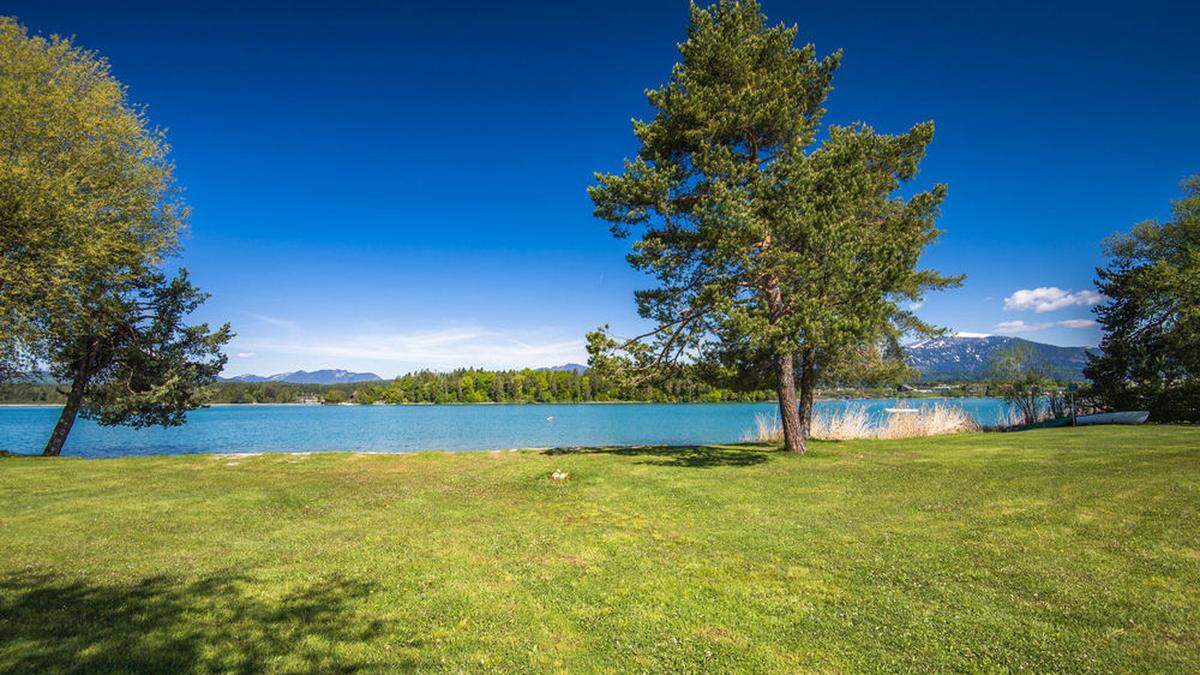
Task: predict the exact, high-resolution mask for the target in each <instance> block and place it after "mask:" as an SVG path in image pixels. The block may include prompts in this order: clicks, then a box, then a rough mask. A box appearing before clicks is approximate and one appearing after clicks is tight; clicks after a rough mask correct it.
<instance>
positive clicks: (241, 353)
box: [234, 352, 258, 359]
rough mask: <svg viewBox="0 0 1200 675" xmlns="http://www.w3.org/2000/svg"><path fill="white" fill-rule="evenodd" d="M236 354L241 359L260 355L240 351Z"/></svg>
mask: <svg viewBox="0 0 1200 675" xmlns="http://www.w3.org/2000/svg"><path fill="white" fill-rule="evenodd" d="M234 356H237V357H238V358H239V359H252V358H254V357H255V356H258V354H256V353H254V352H238V353H237V354H235V355H234Z"/></svg>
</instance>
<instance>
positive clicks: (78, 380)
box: [42, 366, 88, 457]
mask: <svg viewBox="0 0 1200 675" xmlns="http://www.w3.org/2000/svg"><path fill="white" fill-rule="evenodd" d="M87 382H88V373H87V367H86V366H83V367H81V368H80V369H79V370H78V371H77V372H76V373H75V380H74V381H73V382H71V391H70V392H69V393H68V394H67V402H66V403H64V404H63V409H62V413H60V414H59V416H58V424H55V425H54V431H52V432H50V439H49V440H48V441H46V448H45V449H44V450H42V454H43V455H45V456H47V457H57V456H58V455H60V454H61V453H62V449H63V445H64V444H66V442H67V434H69V433H71V427H72V426H74V425H75V416H76V415H78V414H79V406H80V405H82V404H83V392H84V390H85V389H87Z"/></svg>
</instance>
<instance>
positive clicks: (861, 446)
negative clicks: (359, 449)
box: [0, 426, 1200, 673]
mask: <svg viewBox="0 0 1200 675" xmlns="http://www.w3.org/2000/svg"><path fill="white" fill-rule="evenodd" d="M557 469H561V470H564V471H567V472H569V473H570V476H571V477H570V479H568V480H565V481H558V482H555V481H551V480H549V479H548V476H549V474H550V473H551V472H553V471H555V470H557ZM0 497H2V499H3V504H4V506H3V509H0V670H3V671H41V672H44V671H75V672H88V673H93V672H103V671H109V670H158V671H181V670H184V671H258V670H276V671H291V672H296V671H350V670H360V669H361V670H367V671H384V670H395V669H404V668H414V669H425V670H447V669H449V670H468V671H477V670H498V671H510V672H511V671H531V670H533V671H549V670H558V669H566V670H612V671H628V670H648V671H702V670H703V671H708V670H732V669H736V670H767V671H796V670H865V669H873V670H877V669H882V670H930V669H939V670H941V669H964V670H981V669H988V670H994V669H1013V670H1015V669H1034V670H1041V671H1046V670H1072V671H1077V670H1100V671H1126V670H1142V671H1164V670H1166V671H1189V670H1190V671H1196V670H1198V669H1200V428H1196V427H1168V426H1161V427H1156V426H1148V427H1139V428H1129V427H1109V428H1097V427H1093V428H1083V429H1052V430H1044V431H1032V432H1026V433H1017V434H965V435H959V436H951V437H940V438H926V439H912V440H894V441H854V442H843V443H817V444H815V446H814V448H813V450H812V451H811V453H810V454H809V455H808V456H805V457H795V456H791V455H787V454H784V453H781V452H778V451H776V450H774V449H773V448H769V447H762V446H727V447H697V448H634V449H581V450H578V451H571V452H564V451H557V452H556V451H551V452H536V451H525V452H495V453H488V452H482V453H461V454H448V453H421V454H415V455H407V456H404V455H390V456H389V455H363V454H338V453H333V454H322V455H292V456H289V455H260V456H253V457H227V456H203V455H201V456H187V457H156V458H136V459H118V460H72V459H60V460H43V459H35V458H7V459H0Z"/></svg>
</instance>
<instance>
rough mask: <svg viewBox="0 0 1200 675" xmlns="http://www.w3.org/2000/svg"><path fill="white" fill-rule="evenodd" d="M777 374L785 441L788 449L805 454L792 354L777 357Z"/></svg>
mask: <svg viewBox="0 0 1200 675" xmlns="http://www.w3.org/2000/svg"><path fill="white" fill-rule="evenodd" d="M775 375H776V379H777V383H776V386H777V387H778V392H779V417H780V419H782V420H783V443H784V445H786V446H787V449H788V450H789V451H791V452H795V453H797V454H804V450H805V446H804V440H805V433H804V427H803V426H802V425H801V423H800V402H799V401H798V400H797V399H796V371H795V361H794V360H793V359H792V355H791V354H780V355H779V356H778V357H776V362H775Z"/></svg>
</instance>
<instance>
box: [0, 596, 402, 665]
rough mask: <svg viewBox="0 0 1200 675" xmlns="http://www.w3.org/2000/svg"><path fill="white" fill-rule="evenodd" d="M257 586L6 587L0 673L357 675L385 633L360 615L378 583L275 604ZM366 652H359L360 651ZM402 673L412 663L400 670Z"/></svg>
mask: <svg viewBox="0 0 1200 675" xmlns="http://www.w3.org/2000/svg"><path fill="white" fill-rule="evenodd" d="M249 586H250V580H249V579H247V578H245V577H241V576H236V575H214V576H208V577H203V578H200V579H195V580H181V579H177V578H173V577H168V576H156V577H151V578H146V579H142V580H140V581H137V582H133V583H120V582H105V583H96V582H91V581H80V580H74V579H65V578H63V577H61V576H57V575H50V574H10V575H8V576H6V577H4V578H3V579H0V636H2V640H0V672H37V673H44V672H57V673H103V672H181V671H189V672H197V671H198V672H233V673H252V672H262V671H265V670H285V671H290V672H316V671H319V672H354V671H357V670H361V669H363V668H367V667H368V666H367V664H365V663H362V662H360V661H356V660H355V658H356V657H354V656H351V655H350V654H348V653H347V652H353V651H355V650H354V645H360V644H363V643H367V642H369V641H371V640H372V639H373V638H376V637H377V636H379V635H381V633H382V630H383V624H382V622H380V621H377V620H372V619H370V618H369V617H364V616H358V615H356V612H355V611H354V608H355V605H356V604H357V601H358V600H360V599H361V598H363V597H365V596H367V595H368V594H370V593H371V592H372V590H373V588H374V584H370V583H365V582H362V581H355V580H350V579H345V578H342V577H330V578H327V579H325V580H321V581H317V582H315V583H312V584H309V585H307V586H304V587H301V588H297V589H292V590H291V591H290V592H288V593H286V594H283V595H282V596H280V597H278V598H277V599H271V598H266V597H263V596H262V595H261V594H258V593H255V590H257V589H253V588H250V587H249ZM359 651H361V650H359ZM400 665H404V664H400Z"/></svg>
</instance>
